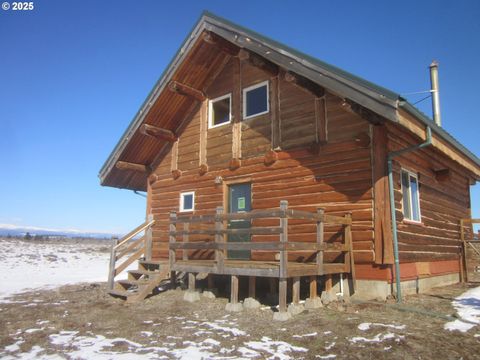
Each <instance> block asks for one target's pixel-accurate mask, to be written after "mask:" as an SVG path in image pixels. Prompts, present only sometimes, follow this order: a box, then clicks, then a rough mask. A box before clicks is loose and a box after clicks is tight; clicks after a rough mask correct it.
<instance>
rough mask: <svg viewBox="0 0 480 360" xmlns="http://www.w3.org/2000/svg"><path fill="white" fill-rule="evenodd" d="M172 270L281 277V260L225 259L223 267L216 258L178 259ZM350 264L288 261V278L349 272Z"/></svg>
mask: <svg viewBox="0 0 480 360" xmlns="http://www.w3.org/2000/svg"><path fill="white" fill-rule="evenodd" d="M170 270H171V271H182V272H193V273H209V274H218V275H238V276H261V277H274V278H280V277H281V276H280V275H281V273H280V262H278V261H254V260H225V261H224V266H223V269H219V268H218V266H216V262H215V260H178V261H176V262H175V264H174V265H173V267H171V269H170ZM349 272H350V267H349V265H348V264H344V263H338V264H336V263H335V264H323V265H322V266H320V267H318V266H317V264H315V263H299V262H287V271H286V276H284V277H286V278H290V277H297V276H312V275H315V276H321V275H329V274H338V273H349Z"/></svg>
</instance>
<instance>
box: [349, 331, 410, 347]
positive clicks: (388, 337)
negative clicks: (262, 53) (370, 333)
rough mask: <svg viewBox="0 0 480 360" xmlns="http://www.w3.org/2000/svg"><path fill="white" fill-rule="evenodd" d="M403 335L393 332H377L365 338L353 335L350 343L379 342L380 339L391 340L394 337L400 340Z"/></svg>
mask: <svg viewBox="0 0 480 360" xmlns="http://www.w3.org/2000/svg"><path fill="white" fill-rule="evenodd" d="M404 338H405V336H402V335H396V334H394V333H390V332H389V333H386V334H382V333H380V334H377V335H375V336H374V337H373V338H365V337H362V336H356V337H353V338H351V339H350V342H352V343H354V344H355V343H358V342H366V343H379V342H382V341H385V340H392V339H394V340H395V341H397V342H398V341H400V340H402V339H404Z"/></svg>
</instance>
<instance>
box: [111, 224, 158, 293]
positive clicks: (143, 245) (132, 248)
mask: <svg viewBox="0 0 480 360" xmlns="http://www.w3.org/2000/svg"><path fill="white" fill-rule="evenodd" d="M154 224H155V220H153V218H152V217H151V216H149V218H148V219H147V220H146V221H145V222H144V223H143V224H141V225H139V226H137V227H136V228H135V229H133V230H132V231H130V232H129V233H128V234H127V235H125V236H124V237H123V238H122V239H120V240H115V241H114V243H113V245H112V249H111V252H110V266H109V268H108V281H107V286H108V289H109V290H113V287H114V283H115V277H116V276H117V275H119V274H120V273H121V272H122V271H124V270H125V269H126V268H127V267H128V266H129V265H130V264H132V263H133V262H134V261H136V260H138V259H139V258H140V257H141V256H142V255H147V256H149V254H151V249H150V247H151V235H152V234H151V231H149V230H151V228H152V226H153V225H154ZM142 231H145V236H142V237H141V238H139V239H137V240H135V241H134V242H130V240H132V239H133V238H134V237H135V236H137V235H138V234H140V233H141V232H142ZM126 244H128V246H127V247H126V248H125V249H124V250H129V251H120V249H121V248H122V247H124V245H126ZM137 246H139V247H138V248H137ZM118 252H120V255H117V253H118ZM131 252H133V254H131V255H130V257H128V258H127V259H126V260H124V261H123V262H122V263H121V264H120V265H119V266H117V261H118V260H120V259H121V258H123V257H124V256H126V255H128V254H130V253H131Z"/></svg>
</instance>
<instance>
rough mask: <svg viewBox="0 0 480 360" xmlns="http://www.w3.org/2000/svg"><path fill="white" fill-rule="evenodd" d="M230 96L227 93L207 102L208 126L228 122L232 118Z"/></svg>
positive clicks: (211, 126)
mask: <svg viewBox="0 0 480 360" xmlns="http://www.w3.org/2000/svg"><path fill="white" fill-rule="evenodd" d="M231 108H232V96H231V94H227V95H224V96H220V97H218V98H216V99H213V100H210V101H209V102H208V127H209V128H213V127H216V126H220V125H224V124H228V123H229V122H230V121H231V119H232V111H231Z"/></svg>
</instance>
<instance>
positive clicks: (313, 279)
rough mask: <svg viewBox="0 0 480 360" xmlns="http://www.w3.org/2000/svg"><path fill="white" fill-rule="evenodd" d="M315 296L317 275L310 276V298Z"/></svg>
mask: <svg viewBox="0 0 480 360" xmlns="http://www.w3.org/2000/svg"><path fill="white" fill-rule="evenodd" d="M316 297H317V277H316V276H315V275H312V276H310V299H315V298H316Z"/></svg>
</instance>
